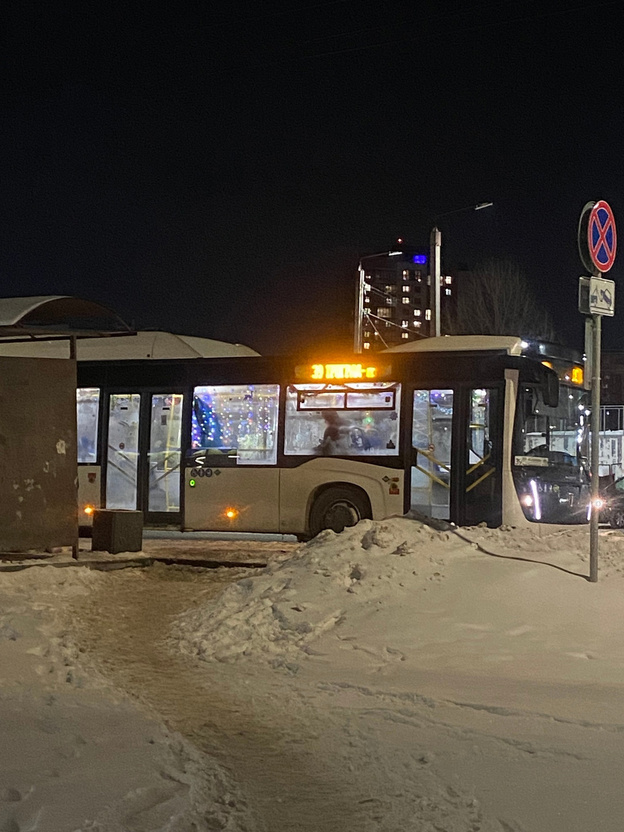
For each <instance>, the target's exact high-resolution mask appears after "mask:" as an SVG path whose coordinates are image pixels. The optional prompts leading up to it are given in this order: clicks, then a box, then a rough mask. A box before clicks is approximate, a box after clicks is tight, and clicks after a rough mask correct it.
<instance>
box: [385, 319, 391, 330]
mask: <svg viewBox="0 0 624 832" xmlns="http://www.w3.org/2000/svg"><path fill="white" fill-rule="evenodd" d="M391 326H392V324H391V323H390V321H386V329H389V328H390V327H391Z"/></svg>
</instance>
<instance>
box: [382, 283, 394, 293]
mask: <svg viewBox="0 0 624 832" xmlns="http://www.w3.org/2000/svg"><path fill="white" fill-rule="evenodd" d="M384 289H385V290H386V292H387V293H388V294H389V295H395V294H396V286H395V285H394V283H388V284H387V285H386V286H384Z"/></svg>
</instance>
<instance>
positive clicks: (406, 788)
mask: <svg viewBox="0 0 624 832" xmlns="http://www.w3.org/2000/svg"><path fill="white" fill-rule="evenodd" d="M159 545H164V544H163V542H162V541H160V542H159ZM600 545H601V557H600V572H599V582H598V583H597V584H592V583H590V582H588V581H587V580H586V576H587V574H588V548H589V540H588V533H587V531H586V530H585V529H583V528H572V529H569V530H566V531H559V532H555V533H553V534H551V535H547V536H539V535H537V534H536V533H535V532H534V531H532V530H528V531H521V530H518V529H496V530H490V529H486V528H472V529H460V530H457V529H451V528H439V529H437V530H436V529H433V528H431V527H429V526H427V525H425V524H423V523H421V522H419V521H417V520H412V519H407V518H394V519H391V520H388V521H383V522H372V521H363V522H361V523H360V524H358V526H356V527H354V528H352V529H348V530H346V531H345V532H343V533H342V534H341V535H335V534H333V533H332V532H324V533H322V534H321V535H319V537H317V538H316V539H315V540H313V541H311V542H310V543H308V544H307V545H305V546H301V547H291V551H292V554H291V555H290V556H289V557H287V555H288V554H289V552H287V551H286V550H281V551H275V552H271V553H268V552H267V553H268V554H270V555H271V557H270V565H269V567H268V568H267V569H266V570H262V571H258V570H249V569H240V570H239V569H235V570H231V569H230V570H198V569H192V568H185V569H182V568H179V567H166V566H162V565H156V566H153V567H149V568H144V569H131V570H130V569H129V570H123V571H115V572H112V573H93V572H89V571H87V570H86V569H81V568H80V567H75V568H64V569H54V568H51V567H45V568H33V569H30V570H27V571H25V572H19V573H10V574H7V573H4V574H0V596H1V600H2V605H1V607H0V609H1V610H2V614H1V616H0V669H1V671H0V679H1V681H2V687H1V689H0V690H1V693H0V709H1V710H2V714H1V718H2V725H3V726H4V727H3V736H2V739H3V747H4V748H8V749H10V753H9V754H6V753H4V754H3V757H2V763H1V764H0V832H23V830H26V829H33V830H34V829H41V830H51V832H65V830H68V832H74V830H78V829H80V830H82V829H84V830H87V829H97V830H102V832H109V830H110V832H113V830H115V832H116V831H117V830H129V832H134V830H136V832H139V830H144V831H145V832H147V830H153V832H157V830H158V832H161V831H162V832H165V830H175V832H186V830H188V832H191V831H192V830H197V832H203V830H212V829H227V830H255V829H257V830H266V832H296V831H297V830H314V832H322V831H323V830H328V832H329V830H336V832H338V830H345V832H351V830H354V832H355V830H357V832H368V830H380V831H381V832H402V831H403V830H415V832H435V830H437V831H438V832H440V830H441V832H546V830H547V831H548V832H587V831H588V830H591V831H592V832H599V830H604V831H605V832H616V830H617V832H620V830H621V829H622V828H623V827H624V789H623V788H622V785H621V774H620V771H621V768H622V765H623V764H624V707H623V705H622V700H623V694H624V536H623V535H622V534H621V533H619V532H610V531H605V532H603V533H601V539H600ZM184 546H185V544H184V541H179V542H176V543H175V546H174V547H173V548H175V549H177V551H179V552H180V553H181V554H182V553H184ZM228 546H229V547H234V548H235V546H236V544H235V543H229V544H228ZM226 548H227V547H226ZM233 559H234V558H233ZM6 737H8V740H7V739H6ZM5 743H6V744H5ZM170 817H172V818H174V819H173V820H169V818H170Z"/></svg>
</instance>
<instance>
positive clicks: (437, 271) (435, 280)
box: [429, 225, 442, 338]
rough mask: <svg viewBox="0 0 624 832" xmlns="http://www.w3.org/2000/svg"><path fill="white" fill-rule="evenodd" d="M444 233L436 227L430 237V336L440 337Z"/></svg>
mask: <svg viewBox="0 0 624 832" xmlns="http://www.w3.org/2000/svg"><path fill="white" fill-rule="evenodd" d="M441 255H442V232H441V231H440V229H439V228H438V227H437V226H436V225H434V226H433V228H432V229H431V235H430V237H429V299H430V304H431V322H430V325H429V326H430V328H429V335H430V336H432V337H436V338H438V337H439V336H440V331H441V330H440V317H441V314H440V279H441V269H442V267H441V264H440V260H441Z"/></svg>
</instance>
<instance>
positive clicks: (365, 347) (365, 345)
mask: <svg viewBox="0 0 624 832" xmlns="http://www.w3.org/2000/svg"><path fill="white" fill-rule="evenodd" d="M364 349H365V350H369V349H370V343H369V342H368V341H364Z"/></svg>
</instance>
